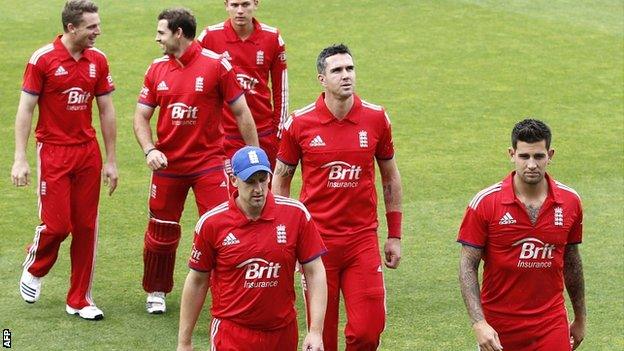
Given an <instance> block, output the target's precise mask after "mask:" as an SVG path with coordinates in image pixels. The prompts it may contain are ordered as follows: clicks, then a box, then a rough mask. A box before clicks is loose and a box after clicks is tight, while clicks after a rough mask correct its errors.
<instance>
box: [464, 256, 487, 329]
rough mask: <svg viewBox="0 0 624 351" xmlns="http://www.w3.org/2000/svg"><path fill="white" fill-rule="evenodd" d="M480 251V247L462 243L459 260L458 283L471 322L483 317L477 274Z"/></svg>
mask: <svg viewBox="0 0 624 351" xmlns="http://www.w3.org/2000/svg"><path fill="white" fill-rule="evenodd" d="M482 252H483V250H482V249H477V248H474V247H470V246H466V245H463V246H462V249H461V258H460V262H459V285H460V287H461V293H462V297H463V298H464V304H465V305H466V309H467V310H468V316H469V317H470V322H471V323H472V324H474V323H475V322H478V321H480V320H483V319H484V317H483V307H481V289H480V288H479V274H478V272H479V263H480V261H481V255H482Z"/></svg>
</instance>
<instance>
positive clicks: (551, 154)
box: [548, 149, 555, 163]
mask: <svg viewBox="0 0 624 351" xmlns="http://www.w3.org/2000/svg"><path fill="white" fill-rule="evenodd" d="M554 155H555V149H550V150H548V163H550V161H552V158H553V156H554Z"/></svg>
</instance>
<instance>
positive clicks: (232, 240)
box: [221, 233, 240, 246]
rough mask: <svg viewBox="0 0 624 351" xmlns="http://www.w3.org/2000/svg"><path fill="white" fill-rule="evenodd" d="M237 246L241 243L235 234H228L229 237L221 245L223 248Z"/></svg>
mask: <svg viewBox="0 0 624 351" xmlns="http://www.w3.org/2000/svg"><path fill="white" fill-rule="evenodd" d="M236 244H240V241H239V240H238V238H236V236H235V235H234V234H233V233H228V235H227V236H226V237H225V239H223V242H222V243H221V245H223V246H231V245H236Z"/></svg>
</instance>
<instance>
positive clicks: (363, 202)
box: [277, 94, 394, 238]
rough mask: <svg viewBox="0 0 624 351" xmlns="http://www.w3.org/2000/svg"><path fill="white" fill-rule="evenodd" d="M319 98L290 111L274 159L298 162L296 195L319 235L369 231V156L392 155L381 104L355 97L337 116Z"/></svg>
mask: <svg viewBox="0 0 624 351" xmlns="http://www.w3.org/2000/svg"><path fill="white" fill-rule="evenodd" d="M324 97H325V96H324V94H321V96H320V97H319V98H318V99H317V101H316V103H314V104H310V105H308V106H307V107H305V108H303V109H301V110H299V111H296V112H295V113H294V114H292V115H291V117H290V118H289V119H288V121H287V122H286V123H285V125H284V133H283V136H282V141H281V143H280V150H279V153H278V155H277V158H278V159H279V160H280V161H282V162H283V163H285V164H288V165H292V166H295V165H297V163H298V162H299V160H301V169H302V177H303V186H302V189H301V196H300V199H301V202H303V203H304V204H305V205H306V207H307V208H308V209H309V210H310V213H312V216H313V217H314V221H315V223H316V225H317V227H318V229H319V232H320V233H321V234H322V235H323V237H324V238H325V237H329V236H335V237H340V236H342V237H345V236H349V235H353V234H357V233H361V232H375V231H376V230H377V224H378V223H377V192H376V190H375V159H381V160H388V159H392V158H393V157H394V145H393V143H392V132H391V128H390V120H389V119H388V117H387V115H386V112H385V111H384V109H383V108H382V107H380V106H377V105H373V104H370V103H368V102H366V101H362V100H361V99H360V98H359V97H358V96H355V101H354V104H353V107H352V108H351V111H349V113H348V114H347V115H346V116H345V118H344V119H342V120H338V119H336V118H335V117H334V116H333V115H332V113H331V112H330V111H329V110H328V109H327V106H326V105H325V101H324Z"/></svg>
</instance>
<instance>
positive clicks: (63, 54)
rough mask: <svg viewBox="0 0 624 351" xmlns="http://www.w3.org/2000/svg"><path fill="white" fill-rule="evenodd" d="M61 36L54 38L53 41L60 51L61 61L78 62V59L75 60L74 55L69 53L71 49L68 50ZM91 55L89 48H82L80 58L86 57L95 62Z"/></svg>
mask: <svg viewBox="0 0 624 351" xmlns="http://www.w3.org/2000/svg"><path fill="white" fill-rule="evenodd" d="M61 37H62V35H58V36H57V37H56V39H54V42H53V43H52V44H53V45H54V50H55V51H56V52H57V53H58V55H59V57H60V59H61V61H66V60H72V61H74V62H77V61H76V60H74V57H73V56H72V55H71V54H70V53H69V50H67V48H66V47H65V45H63V42H62V41H61ZM91 55H92V53H91V50H87V49H85V50H82V53H81V56H80V59H79V60H82V59H85V60H87V61H89V62H93V57H92V56H91Z"/></svg>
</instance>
